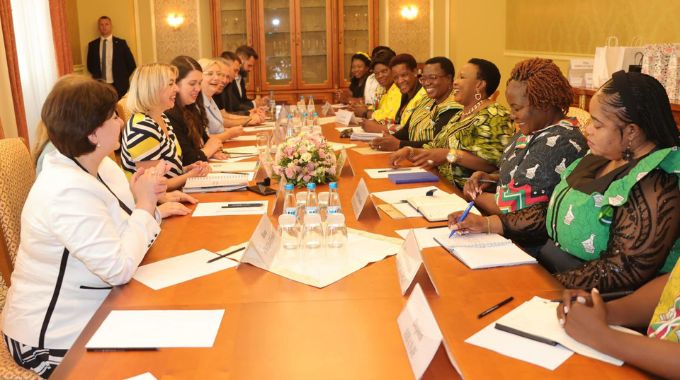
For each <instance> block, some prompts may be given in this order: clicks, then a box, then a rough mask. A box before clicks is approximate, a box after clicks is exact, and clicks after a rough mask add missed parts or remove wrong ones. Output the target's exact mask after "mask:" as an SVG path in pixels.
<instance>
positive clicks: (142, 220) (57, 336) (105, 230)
mask: <svg viewBox="0 0 680 380" xmlns="http://www.w3.org/2000/svg"><path fill="white" fill-rule="evenodd" d="M99 175H100V176H101V178H102V180H103V181H104V182H105V183H106V184H107V185H108V186H109V187H110V188H111V191H113V192H114V193H115V194H116V195H117V196H118V198H120V200H121V201H122V202H124V203H125V204H126V205H127V206H128V208H129V209H130V210H133V211H132V214H131V215H128V213H127V212H126V211H124V210H123V209H122V208H121V206H120V205H119V202H118V199H116V197H115V196H114V195H113V194H112V193H111V192H110V191H109V190H108V189H107V188H106V187H105V186H104V185H103V184H102V183H101V182H100V181H99V180H97V179H96V178H95V177H93V176H92V175H90V174H88V173H86V172H85V170H83V169H82V168H80V167H78V166H77V165H76V164H75V163H74V162H73V161H72V160H71V159H69V158H67V157H65V156H64V155H62V154H61V153H59V151H54V152H51V153H49V154H48V155H47V156H46V157H45V160H44V163H43V170H42V172H41V173H40V175H39V176H38V178H37V179H36V181H35V184H34V185H33V187H32V188H31V191H30V193H29V194H28V198H27V199H26V204H25V205H24V209H23V212H22V214H21V242H20V244H19V250H18V253H17V258H16V263H15V266H14V272H12V286H11V287H10V289H9V292H8V293H7V301H6V303H5V308H4V310H3V315H2V331H3V332H4V333H5V334H6V335H7V336H9V337H10V338H12V339H14V340H16V341H19V342H21V343H23V344H26V345H29V346H33V347H40V348H50V349H69V348H71V345H72V344H73V342H74V341H75V340H76V338H77V337H78V335H80V333H81V331H82V330H83V329H84V328H85V325H86V324H87V322H88V321H89V320H90V318H91V317H92V315H93V314H94V312H95V311H96V310H97V308H99V306H100V305H101V303H102V302H103V301H104V298H106V296H107V295H108V294H109V292H110V290H111V286H115V285H121V284H125V283H127V282H128V281H130V279H131V278H132V275H133V274H134V273H135V270H136V269H137V266H138V265H139V263H140V262H141V261H142V258H144V255H145V254H146V251H147V250H148V249H149V247H151V244H153V242H154V240H155V239H156V237H157V236H158V233H160V226H159V221H160V219H156V218H154V216H152V215H151V214H149V213H148V212H147V211H144V210H135V202H134V199H133V196H132V193H131V191H130V185H129V183H128V181H127V179H126V177H125V174H124V173H123V171H122V170H121V169H120V168H119V167H118V166H117V165H116V163H115V162H113V161H112V160H111V159H109V158H108V157H107V158H105V159H104V161H103V162H102V163H101V165H100V166H99ZM66 250H68V252H66Z"/></svg>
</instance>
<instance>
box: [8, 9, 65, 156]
mask: <svg viewBox="0 0 680 380" xmlns="http://www.w3.org/2000/svg"><path fill="white" fill-rule="evenodd" d="M11 4H12V20H13V21H14V38H15V40H16V46H17V58H18V60H19V73H20V75H21V88H22V90H23V93H24V107H25V109H26V124H27V127H28V136H29V138H30V141H31V144H32V142H33V141H35V133H36V129H37V126H38V122H39V121H40V110H41V109H42V105H43V102H44V101H45V98H46V97H47V94H48V93H49V92H50V90H51V89H52V86H53V85H54V82H56V80H57V77H58V75H57V64H56V57H55V53H54V42H53V41H54V40H53V38H52V22H51V21H50V7H49V2H48V0H11Z"/></svg>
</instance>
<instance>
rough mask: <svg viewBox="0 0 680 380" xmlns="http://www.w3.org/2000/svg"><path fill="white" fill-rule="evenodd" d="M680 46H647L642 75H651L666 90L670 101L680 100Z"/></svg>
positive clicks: (676, 44)
mask: <svg viewBox="0 0 680 380" xmlns="http://www.w3.org/2000/svg"><path fill="white" fill-rule="evenodd" d="M679 60H680V44H678V43H675V44H653V45H646V46H645V49H644V58H643V59H642V73H643V74H647V75H651V76H653V77H654V78H656V80H658V81H659V82H660V83H661V84H662V85H663V86H664V88H665V89H666V92H667V93H668V97H669V98H670V99H680V72H679V66H680V62H678V61H679Z"/></svg>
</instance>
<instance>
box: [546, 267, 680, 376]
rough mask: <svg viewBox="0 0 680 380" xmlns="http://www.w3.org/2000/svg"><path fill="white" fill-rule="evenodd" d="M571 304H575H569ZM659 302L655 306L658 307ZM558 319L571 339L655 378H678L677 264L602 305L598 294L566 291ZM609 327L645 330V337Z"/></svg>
mask: <svg viewBox="0 0 680 380" xmlns="http://www.w3.org/2000/svg"><path fill="white" fill-rule="evenodd" d="M572 300H576V301H577V302H573V301H572ZM657 300H658V304H657ZM557 318H558V319H559V321H560V324H562V326H564V330H565V331H566V332H567V334H569V335H570V336H571V337H572V338H574V339H576V340H577V341H579V342H581V343H583V344H586V345H588V346H590V347H593V348H594V349H596V350H598V351H600V352H602V353H604V354H607V355H610V356H613V357H615V358H618V359H621V360H623V361H624V362H626V364H630V365H633V366H636V367H640V368H642V369H643V370H645V371H647V372H650V373H652V374H654V375H656V376H660V377H663V378H676V377H678V374H679V373H680V360H678V358H680V344H678V343H680V265H678V264H675V269H673V272H672V273H671V274H670V275H663V276H660V277H657V278H655V279H653V280H652V281H650V282H648V283H647V284H645V285H644V286H642V287H641V288H640V289H638V290H637V291H635V292H634V293H633V294H631V295H629V296H626V297H624V298H621V299H618V300H614V301H611V302H607V303H604V302H603V301H602V297H601V296H600V293H599V292H598V291H597V290H595V289H594V290H592V291H591V292H590V293H588V292H585V291H583V290H565V291H564V293H563V295H562V302H561V303H560V304H559V305H558V307H557ZM609 325H617V326H626V327H632V328H637V329H640V328H644V327H647V336H646V337H645V336H639V335H633V334H628V333H625V332H621V331H617V330H615V329H613V328H611V327H609Z"/></svg>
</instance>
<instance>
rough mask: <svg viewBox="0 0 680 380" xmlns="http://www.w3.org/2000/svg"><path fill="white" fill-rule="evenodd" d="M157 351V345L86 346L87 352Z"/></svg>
mask: <svg viewBox="0 0 680 380" xmlns="http://www.w3.org/2000/svg"><path fill="white" fill-rule="evenodd" d="M123 351H158V347H88V348H87V352H123Z"/></svg>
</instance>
